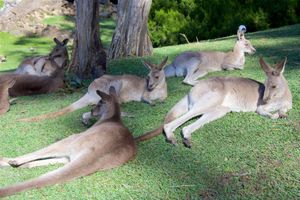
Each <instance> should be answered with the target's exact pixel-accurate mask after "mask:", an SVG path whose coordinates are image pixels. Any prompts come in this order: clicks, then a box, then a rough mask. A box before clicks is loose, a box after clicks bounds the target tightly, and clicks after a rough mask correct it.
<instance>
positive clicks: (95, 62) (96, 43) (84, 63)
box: [70, 0, 106, 79]
mask: <svg viewBox="0 0 300 200" xmlns="http://www.w3.org/2000/svg"><path fill="white" fill-rule="evenodd" d="M98 19H99V4H98V0H76V33H75V38H74V46H73V52H72V61H71V64H70V67H71V70H72V71H74V72H75V74H76V75H77V76H78V77H79V78H81V79H86V78H98V77H100V76H101V75H103V74H104V73H105V71H106V53H105V51H104V49H103V46H102V43H101V40H100V37H99V20H98Z"/></svg>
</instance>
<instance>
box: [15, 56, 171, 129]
mask: <svg viewBox="0 0 300 200" xmlns="http://www.w3.org/2000/svg"><path fill="white" fill-rule="evenodd" d="M167 60H168V57H166V58H165V59H164V60H163V61H162V62H161V63H160V64H159V65H155V64H152V63H149V62H147V61H143V63H144V65H145V66H146V67H148V68H149V69H150V73H149V74H148V76H147V78H141V77H138V76H134V75H120V76H114V75H104V76H102V77H100V78H98V79H95V80H94V81H93V82H92V83H91V84H90V85H89V87H88V92H87V93H86V94H85V95H84V96H83V97H81V98H80V99H79V100H78V101H76V102H74V103H72V104H71V105H69V106H67V107H65V108H63V109H61V110H59V111H57V112H53V113H49V114H44V115H40V116H37V117H32V118H26V119H21V120H20V121H38V120H42V119H47V118H54V117H58V116H61V115H64V114H67V113H70V112H73V111H75V110H78V109H80V108H84V107H86V106H88V105H95V104H96V103H97V102H98V101H99V100H100V97H99V96H98V95H97V93H96V91H97V90H101V91H103V92H107V91H108V89H109V87H110V86H111V85H112V83H113V82H116V81H117V82H118V84H119V86H118V87H119V88H120V90H119V92H118V94H117V96H118V101H119V103H125V102H129V101H144V102H146V103H149V104H152V105H153V104H154V102H153V101H154V100H157V99H158V100H160V101H163V100H165V99H166V98H167V83H166V79H165V74H164V71H163V68H164V66H165V65H166V63H167ZM90 117H91V113H90V112H87V113H84V114H83V115H82V122H83V123H84V124H87V123H88V121H89V119H90Z"/></svg>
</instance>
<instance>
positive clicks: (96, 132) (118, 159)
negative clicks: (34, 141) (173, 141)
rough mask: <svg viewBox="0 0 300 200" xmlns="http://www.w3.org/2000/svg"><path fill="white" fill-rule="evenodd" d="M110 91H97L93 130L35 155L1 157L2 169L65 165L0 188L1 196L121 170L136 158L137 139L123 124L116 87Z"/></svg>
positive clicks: (88, 130) (70, 137)
mask: <svg viewBox="0 0 300 200" xmlns="http://www.w3.org/2000/svg"><path fill="white" fill-rule="evenodd" d="M109 90H110V94H109V95H107V94H105V93H103V92H101V91H99V90H97V94H98V95H99V96H101V100H100V101H99V103H98V105H97V106H96V107H95V108H94V109H93V110H92V115H94V116H97V117H99V118H100V119H99V120H98V121H97V122H96V123H95V124H94V125H93V126H92V127H91V128H89V129H87V130H86V131H84V132H82V133H79V134H74V135H71V136H69V137H67V138H65V139H63V140H61V141H58V142H56V143H54V144H51V145H50V146H48V147H46V148H43V149H40V150H38V151H35V152H33V153H29V154H26V155H23V156H20V157H16V158H0V167H1V166H2V167H4V166H12V167H36V166H43V165H50V164H54V163H64V164H65V165H64V166H63V167H61V168H58V169H56V170H54V171H51V172H48V173H46V174H44V175H42V176H40V177H37V178H35V179H32V180H29V181H25V182H22V183H17V184H15V185H12V186H8V187H4V188H1V189H0V197H5V196H9V195H13V194H15V193H17V192H21V191H25V190H29V189H32V188H41V187H44V186H49V185H54V184H57V183H63V182H66V181H68V180H72V179H75V178H78V177H82V176H87V175H89V174H91V173H94V172H97V171H100V170H107V169H111V168H115V167H119V166H121V165H123V164H124V163H126V162H127V161H129V160H131V159H134V158H135V155H136V151H137V150H136V144H135V141H134V138H133V136H132V134H131V133H130V132H129V130H128V129H127V128H126V127H125V126H124V125H123V123H122V121H121V116H120V108H119V105H118V100H117V96H116V95H117V94H116V92H115V89H114V87H111V88H110V89H109ZM99 99H100V98H99Z"/></svg>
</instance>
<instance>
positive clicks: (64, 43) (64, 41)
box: [62, 38, 69, 46]
mask: <svg viewBox="0 0 300 200" xmlns="http://www.w3.org/2000/svg"><path fill="white" fill-rule="evenodd" d="M68 42H69V39H68V38H66V39H64V40H63V41H62V44H63V45H64V46H66V45H67V44H68Z"/></svg>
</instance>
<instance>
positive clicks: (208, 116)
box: [182, 107, 230, 148]
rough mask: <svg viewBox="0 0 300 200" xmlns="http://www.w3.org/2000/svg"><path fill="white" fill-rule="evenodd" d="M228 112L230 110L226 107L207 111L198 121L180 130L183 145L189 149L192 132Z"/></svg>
mask: <svg viewBox="0 0 300 200" xmlns="http://www.w3.org/2000/svg"><path fill="white" fill-rule="evenodd" d="M228 112H230V108H228V107H217V108H212V109H210V110H207V112H205V113H204V114H203V115H202V116H201V117H200V119H198V120H197V121H195V122H194V123H192V124H190V125H188V126H186V127H184V128H183V129H182V136H183V144H184V145H185V146H186V147H188V148H190V147H191V142H190V141H191V136H192V133H193V132H195V131H196V130H197V129H199V128H200V127H202V126H203V125H204V124H207V123H209V122H211V121H214V120H216V119H219V118H221V117H223V116H225V115H226V114H227V113H228Z"/></svg>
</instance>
